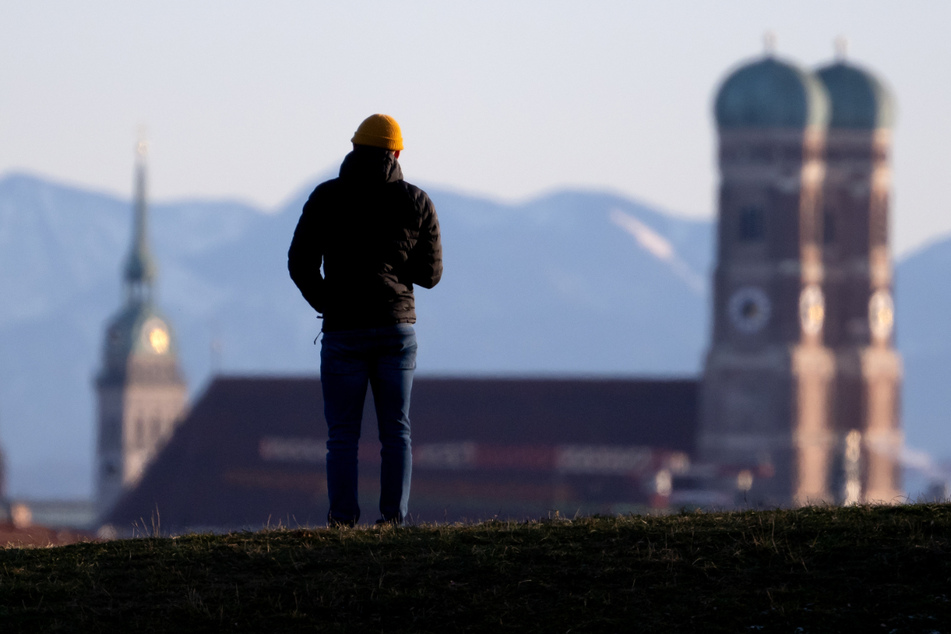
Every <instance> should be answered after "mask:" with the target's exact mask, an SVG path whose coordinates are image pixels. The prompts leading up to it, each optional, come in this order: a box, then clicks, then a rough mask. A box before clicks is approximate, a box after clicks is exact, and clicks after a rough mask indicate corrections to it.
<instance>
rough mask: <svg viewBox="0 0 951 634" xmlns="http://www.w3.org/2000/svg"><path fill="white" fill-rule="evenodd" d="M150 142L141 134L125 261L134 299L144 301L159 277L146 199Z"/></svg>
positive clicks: (128, 287) (128, 288)
mask: <svg viewBox="0 0 951 634" xmlns="http://www.w3.org/2000/svg"><path fill="white" fill-rule="evenodd" d="M148 147H149V146H148V142H147V141H146V140H145V139H144V138H140V139H139V142H138V144H137V145H136V152H135V153H136V161H135V206H134V213H135V216H134V218H133V224H132V246H131V249H130V250H129V256H128V257H127V258H126V264H125V283H126V292H127V295H128V300H129V301H130V302H144V301H148V300H149V299H151V297H152V284H153V283H154V281H155V273H156V267H155V260H154V259H153V258H152V252H151V250H150V249H149V241H148V203H147V199H146V157H147V155H148Z"/></svg>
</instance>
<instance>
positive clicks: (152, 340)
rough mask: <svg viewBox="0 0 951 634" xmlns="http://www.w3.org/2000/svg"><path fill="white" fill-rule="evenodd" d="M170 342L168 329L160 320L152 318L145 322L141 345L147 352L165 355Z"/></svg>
mask: <svg viewBox="0 0 951 634" xmlns="http://www.w3.org/2000/svg"><path fill="white" fill-rule="evenodd" d="M170 342H171V339H170V337H169V335H168V327H167V326H166V325H165V324H164V323H163V322H162V320H161V319H159V318H157V317H152V318H151V319H149V320H148V321H147V322H145V327H144V328H142V343H143V344H144V345H145V348H146V349H147V350H149V351H150V352H152V353H154V354H165V353H166V352H168V348H169V343H170Z"/></svg>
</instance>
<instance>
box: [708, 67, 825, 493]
mask: <svg viewBox="0 0 951 634" xmlns="http://www.w3.org/2000/svg"><path fill="white" fill-rule="evenodd" d="M829 112H830V108H829V99H828V96H827V92H826V90H825V88H824V87H823V85H822V83H821V82H820V81H819V80H818V79H816V77H815V76H814V75H813V74H811V73H809V72H807V71H804V70H803V69H801V68H799V67H798V66H796V65H795V64H792V63H789V62H786V61H783V60H780V59H777V58H776V57H775V56H774V55H773V54H772V53H767V54H766V55H765V56H764V57H762V58H760V59H758V60H755V61H753V62H751V63H747V64H745V65H743V66H741V67H740V68H738V69H737V70H735V71H734V72H733V73H731V74H730V75H729V76H728V77H727V78H726V80H725V81H724V82H723V84H722V85H721V87H720V89H719V91H718V93H717V95H716V101H715V116H716V123H717V129H718V133H719V167H720V188H719V212H718V224H717V251H716V254H717V255H716V258H717V262H716V269H715V273H714V284H713V287H714V288H713V332H712V343H711V347H710V350H709V352H708V355H707V359H706V366H705V369H704V376H703V381H702V387H701V413H700V430H699V435H698V453H699V458H700V460H701V461H702V462H706V463H712V464H715V465H718V466H720V467H722V468H723V469H724V471H726V472H729V473H734V474H735V473H740V474H742V477H740V478H738V479H737V482H738V485H737V486H739V488H741V489H743V490H744V491H745V495H746V500H747V502H749V503H758V504H766V505H783V506H788V505H799V504H806V503H814V502H831V501H833V499H834V494H833V483H832V482H831V481H830V475H829V469H828V468H827V467H828V464H829V462H830V461H831V460H832V457H833V453H834V452H835V450H836V444H835V443H836V438H835V435H834V434H833V432H832V427H833V421H832V420H831V418H830V403H831V400H832V388H833V380H834V368H835V356H834V354H833V353H832V351H831V350H830V348H829V347H827V345H826V342H825V340H824V329H823V326H824V321H825V294H824V293H823V282H824V270H823V258H822V239H821V233H820V231H821V228H822V219H821V213H822V193H823V182H824V177H825V166H824V160H823V155H824V151H825V139H826V129H827V124H828V120H829Z"/></svg>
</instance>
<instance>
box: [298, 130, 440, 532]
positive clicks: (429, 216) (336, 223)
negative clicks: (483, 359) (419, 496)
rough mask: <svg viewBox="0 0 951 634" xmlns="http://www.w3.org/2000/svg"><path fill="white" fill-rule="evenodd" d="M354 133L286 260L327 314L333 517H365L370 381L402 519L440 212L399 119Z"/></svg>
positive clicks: (386, 494)
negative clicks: (419, 304) (405, 154)
mask: <svg viewBox="0 0 951 634" xmlns="http://www.w3.org/2000/svg"><path fill="white" fill-rule="evenodd" d="M352 141H353V143H354V149H353V152H351V153H350V154H348V155H347V157H346V158H345V159H344V162H343V165H342V166H341V168H340V176H339V177H338V178H335V179H333V180H330V181H327V182H325V183H322V184H321V185H319V186H318V187H317V188H316V189H315V190H314V192H313V193H312V194H311V196H310V198H309V199H308V201H307V203H306V204H305V205H304V210H303V213H302V214H301V218H300V221H299V222H298V225H297V229H296V230H295V232H294V239H293V241H292V242H291V247H290V250H289V251H288V270H289V272H290V275H291V278H292V279H293V280H294V282H295V284H297V286H298V288H299V289H300V291H301V294H302V295H303V296H304V298H305V299H306V300H307V301H308V303H310V305H311V306H312V307H313V308H314V310H316V311H317V312H318V313H319V314H322V316H323V320H324V324H323V329H322V330H323V332H324V336H323V343H322V346H321V364H320V374H321V387H322V390H323V394H324V415H325V418H326V419H327V426H328V440H327V489H328V493H329V494H330V512H329V513H328V523H330V524H331V525H341V524H342V525H351V526H352V525H353V524H355V523H356V522H357V520H359V518H360V508H359V504H358V500H357V446H358V441H359V438H360V425H361V419H362V414H363V401H364V399H365V397H366V389H367V386H368V385H370V386H371V387H372V389H373V399H374V404H375V407H376V413H377V422H378V425H379V435H380V441H381V442H382V445H383V448H382V450H381V457H382V467H381V492H380V512H381V513H382V515H383V517H382V520H381V521H386V522H394V523H402V521H403V519H404V517H405V515H406V513H407V505H408V501H409V485H410V474H411V472H412V453H411V449H410V430H409V400H410V391H411V388H412V376H413V371H414V370H415V368H416V335H415V331H414V329H413V326H412V324H413V323H415V322H416V310H415V298H414V295H413V286H414V285H419V286H423V287H425V288H432V287H433V286H435V285H436V284H437V283H438V282H439V279H440V277H441V276H442V247H441V243H440V234H439V222H438V219H437V217H436V211H435V209H434V208H433V204H432V201H430V200H429V197H428V196H427V195H426V193H425V192H424V191H422V190H421V189H419V188H417V187H414V186H413V185H410V184H409V183H406V182H405V181H404V180H403V175H402V171H401V170H400V166H399V163H398V158H399V154H400V151H401V150H402V149H403V140H402V133H401V131H400V129H399V125H398V124H397V123H396V121H395V120H393V119H392V118H391V117H387V116H386V115H373V116H371V117H369V118H367V119H366V120H365V121H364V122H363V123H362V124H361V125H360V128H358V130H357V132H356V134H355V135H354V137H353V139H352ZM321 267H323V272H321Z"/></svg>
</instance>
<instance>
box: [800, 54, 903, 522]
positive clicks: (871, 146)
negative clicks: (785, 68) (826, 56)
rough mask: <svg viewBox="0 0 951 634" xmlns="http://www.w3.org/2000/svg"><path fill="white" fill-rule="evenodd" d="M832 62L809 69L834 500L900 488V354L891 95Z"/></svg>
mask: <svg viewBox="0 0 951 634" xmlns="http://www.w3.org/2000/svg"><path fill="white" fill-rule="evenodd" d="M839 58H840V59H839V60H838V61H837V62H835V63H833V64H830V65H828V66H825V67H823V68H820V69H819V70H818V71H817V72H816V74H817V76H818V77H819V79H820V80H821V81H822V83H823V84H824V85H825V88H826V90H827V91H828V93H829V97H830V100H831V103H832V114H831V118H830V121H829V131H828V134H827V137H826V179H825V191H824V195H823V201H824V202H823V220H824V225H825V226H824V230H823V262H824V267H825V283H824V290H825V297H826V298H827V299H826V309H827V318H826V328H825V331H826V343H827V344H828V345H829V346H830V347H831V348H832V349H833V351H834V353H835V358H836V373H835V399H834V409H833V416H834V418H835V421H836V424H835V429H834V433H835V436H836V448H835V451H836V460H835V467H834V470H835V477H836V487H835V488H836V491H835V495H836V498H837V500H838V501H841V502H844V503H856V502H895V501H897V500H898V499H900V497H901V496H902V495H903V493H902V490H901V487H900V484H901V480H900V479H901V468H900V465H899V462H898V455H899V452H900V450H901V445H902V435H901V428H900V422H899V393H900V385H901V361H900V359H899V356H898V353H897V352H896V351H895V349H894V346H893V341H892V330H893V325H894V303H893V301H892V263H891V256H890V253H889V238H888V226H889V218H888V207H889V205H888V199H889V190H890V187H891V171H890V169H889V153H890V149H891V132H892V125H893V121H894V105H893V100H892V97H891V95H890V94H889V92H888V90H887V89H886V88H885V87H884V86H883V85H882V83H881V82H880V81H879V80H878V79H876V78H875V77H874V76H873V75H872V74H871V73H869V72H868V71H866V70H864V69H861V68H859V67H857V66H854V65H852V64H850V63H848V62H846V61H845V51H844V43H843V42H840V51H839Z"/></svg>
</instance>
